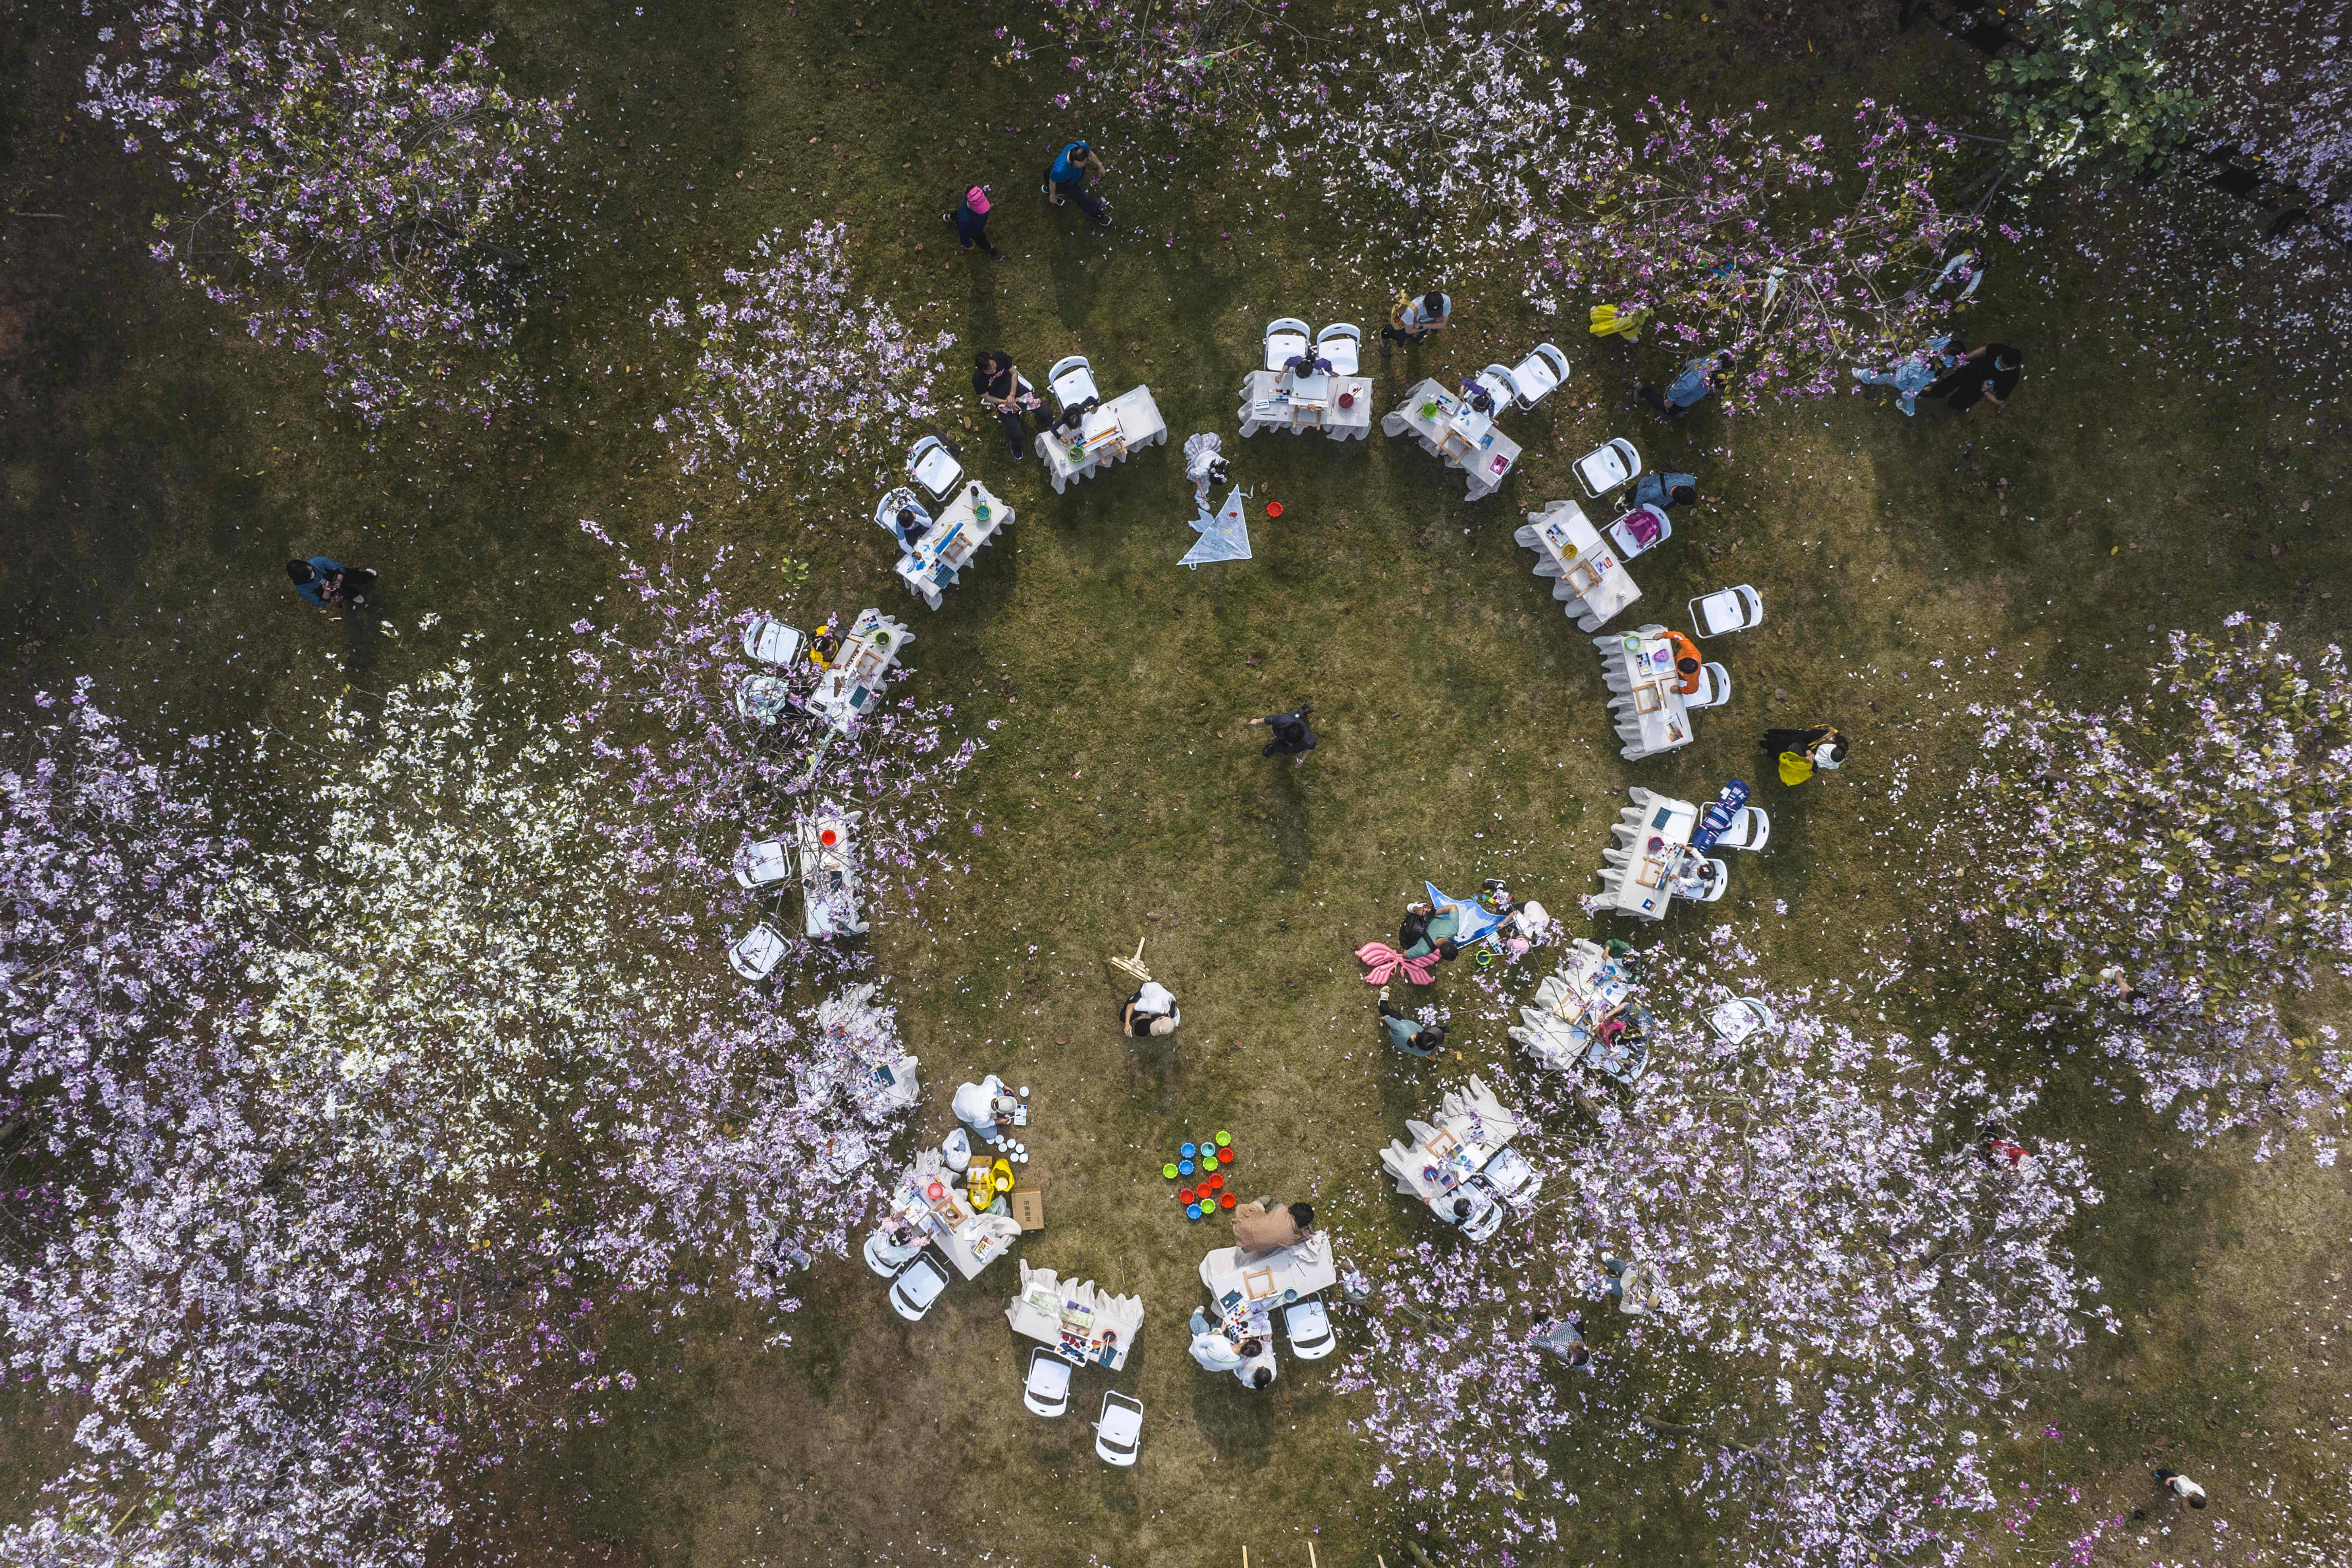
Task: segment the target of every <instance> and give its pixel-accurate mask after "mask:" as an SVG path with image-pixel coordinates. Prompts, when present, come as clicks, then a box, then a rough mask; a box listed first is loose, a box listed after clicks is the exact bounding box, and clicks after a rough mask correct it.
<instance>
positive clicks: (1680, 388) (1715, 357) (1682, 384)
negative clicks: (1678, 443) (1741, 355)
mask: <svg viewBox="0 0 2352 1568" xmlns="http://www.w3.org/2000/svg"><path fill="white" fill-rule="evenodd" d="M1730 373H1731V356H1730V355H1729V354H1728V353H1727V352H1725V351H1724V350H1721V349H1717V350H1716V351H1715V352H1713V353H1711V354H1701V355H1700V356H1699V357H1698V358H1696V359H1695V360H1691V361H1686V362H1685V364H1684V365H1683V371H1682V374H1680V375H1678V376H1676V377H1675V379H1674V382H1673V384H1672V385H1670V386H1668V387H1667V388H1666V390H1665V393H1664V396H1660V395H1659V392H1658V389H1657V388H1655V387H1643V389H1642V394H1641V395H1642V401H1643V402H1646V403H1648V404H1649V405H1650V406H1651V407H1652V408H1654V409H1656V410H1657V411H1658V412H1659V413H1663V414H1664V415H1665V416H1666V417H1667V418H1668V419H1680V418H1681V417H1682V416H1683V415H1684V414H1685V413H1689V412H1690V411H1691V409H1692V407H1693V406H1694V405H1696V403H1698V402H1700V401H1701V400H1702V399H1704V398H1705V397H1706V395H1707V394H1708V393H1709V392H1715V391H1717V389H1719V388H1720V387H1721V386H1722V385H1723V378H1724V377H1725V376H1727V375H1729V374H1730Z"/></svg>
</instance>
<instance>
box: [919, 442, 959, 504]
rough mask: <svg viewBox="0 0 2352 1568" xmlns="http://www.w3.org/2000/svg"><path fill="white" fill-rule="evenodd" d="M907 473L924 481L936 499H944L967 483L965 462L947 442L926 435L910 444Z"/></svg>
mask: <svg viewBox="0 0 2352 1568" xmlns="http://www.w3.org/2000/svg"><path fill="white" fill-rule="evenodd" d="M907 477H908V478H909V479H912V480H913V481H914V482H915V483H916V484H918V485H920V486H922V487H923V489H924V490H925V491H926V492H927V493H929V496H930V497H931V499H932V500H934V501H944V500H946V499H947V498H948V497H950V496H952V495H954V494H955V487H956V486H958V485H961V484H962V483H963V465H962V464H961V463H959V462H957V461H956V460H955V455H954V454H953V453H951V452H950V451H949V450H948V444H947V443H946V442H944V441H941V440H940V438H939V437H938V436H936V435H926V436H925V437H923V438H922V439H921V440H920V441H918V442H917V443H915V444H914V445H912V446H909V447H908V448H907Z"/></svg>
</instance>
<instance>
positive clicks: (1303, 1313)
mask: <svg viewBox="0 0 2352 1568" xmlns="http://www.w3.org/2000/svg"><path fill="white" fill-rule="evenodd" d="M1282 1332H1283V1333H1285V1334H1286V1335H1287V1336H1289V1339H1290V1354H1293V1355H1295V1356H1297V1358H1298V1359H1299V1360H1301V1361H1320V1360H1322V1359H1323V1358H1324V1357H1325V1356H1327V1355H1328V1354H1331V1353H1332V1352H1333V1351H1335V1350H1337V1349H1339V1335H1338V1334H1335V1333H1332V1332H1331V1314H1330V1313H1328V1312H1325V1311H1324V1310H1323V1303H1322V1302H1321V1301H1317V1300H1316V1299H1315V1298H1314V1297H1312V1296H1309V1297H1308V1298H1307V1300H1305V1301H1297V1302H1293V1303H1292V1304H1291V1305H1289V1306H1287V1307H1285V1308H1284V1309H1283V1311H1282Z"/></svg>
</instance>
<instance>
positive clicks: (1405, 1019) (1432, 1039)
mask: <svg viewBox="0 0 2352 1568" xmlns="http://www.w3.org/2000/svg"><path fill="white" fill-rule="evenodd" d="M1380 1017H1381V1034H1382V1035H1383V1036H1385V1037H1386V1038H1387V1040H1388V1042H1389V1043H1390V1044H1391V1045H1392V1046H1395V1047H1396V1048H1397V1049H1398V1050H1399V1051H1403V1052H1404V1053H1405V1054H1406V1055H1407V1056H1417V1057H1419V1058H1421V1059H1422V1060H1423V1061H1428V1060H1429V1059H1430V1058H1431V1057H1433V1056H1435V1055H1436V1054H1437V1048H1438V1047H1440V1046H1442V1045H1444V1043H1445V1026H1444V1025H1443V1024H1431V1025H1430V1026H1429V1027H1428V1028H1426V1029H1423V1027H1422V1025H1421V1020H1420V1019H1416V1018H1414V1017H1413V1016H1412V1014H1411V1013H1409V1012H1407V1011H1405V1010H1404V1009H1402V1008H1401V1007H1398V1006H1397V1005H1396V1004H1395V1003H1394V1002H1391V1001H1390V1000H1389V993H1388V990H1387V988H1385V987H1383V988H1381V1006H1380Z"/></svg>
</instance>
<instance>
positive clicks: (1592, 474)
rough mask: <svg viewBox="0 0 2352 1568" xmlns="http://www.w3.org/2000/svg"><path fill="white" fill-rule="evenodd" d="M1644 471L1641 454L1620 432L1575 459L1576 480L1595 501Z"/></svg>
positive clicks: (1629, 481) (1628, 482)
mask: <svg viewBox="0 0 2352 1568" xmlns="http://www.w3.org/2000/svg"><path fill="white" fill-rule="evenodd" d="M1641 472H1642V455H1641V454H1640V453H1638V452H1636V451H1634V450H1633V443H1632V442H1630V441H1628V440H1626V439H1625V438H1624V437H1623V436H1622V435H1620V436H1617V437H1615V438H1613V439H1612V440H1611V441H1610V442H1609V444H1607V445H1605V446H1596V447H1594V448H1593V449H1592V450H1591V451H1590V452H1588V453H1586V454H1585V455H1583V456H1581V457H1580V458H1578V459H1577V460H1576V482H1577V483H1578V484H1580V485H1581V486H1584V493H1585V494H1586V495H1587V496H1590V497H1591V498H1592V499H1594V500H1596V501H1597V500H1599V499H1601V497H1603V496H1606V495H1607V494H1609V492H1610V491H1612V490H1614V489H1615V488H1617V486H1620V485H1624V484H1630V483H1631V482H1632V481H1633V479H1634V478H1635V477H1636V476H1638V475H1640V473H1641Z"/></svg>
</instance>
